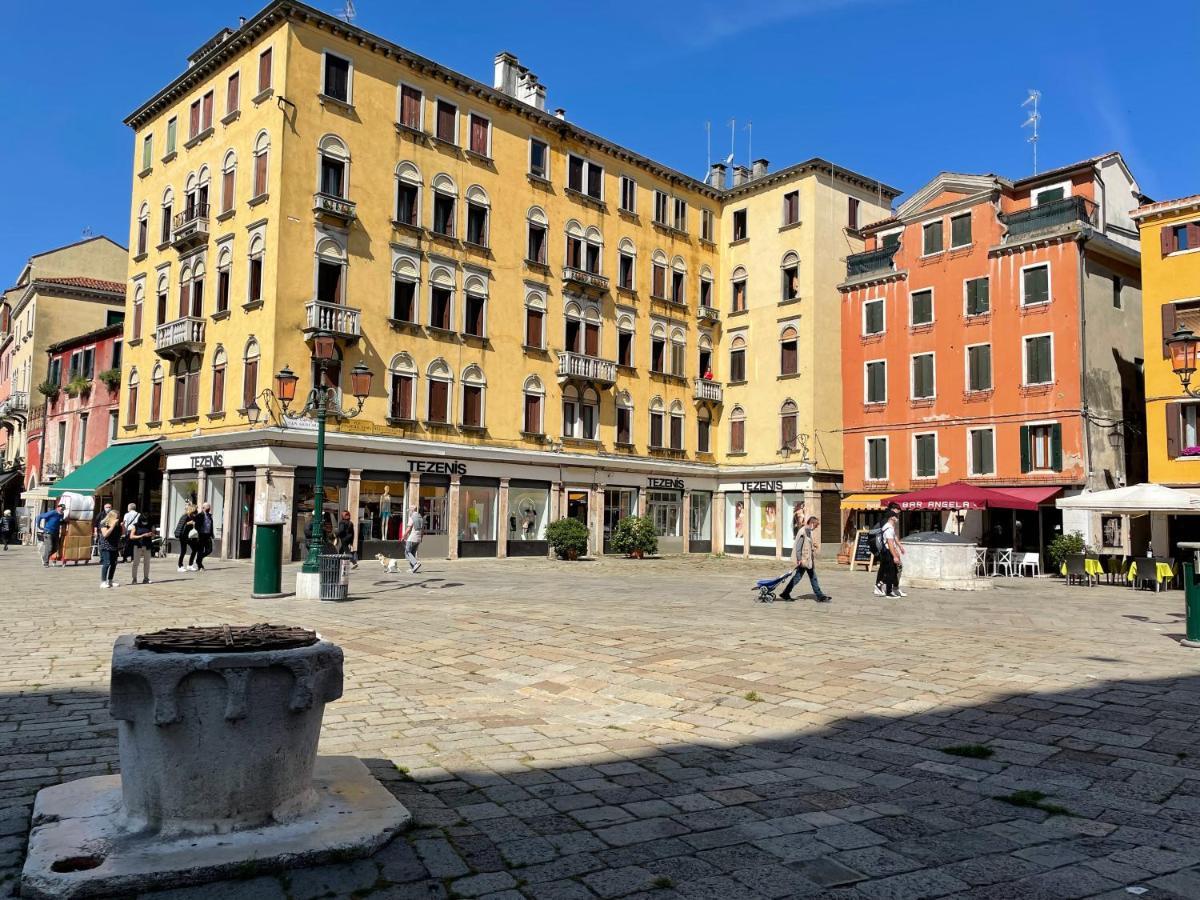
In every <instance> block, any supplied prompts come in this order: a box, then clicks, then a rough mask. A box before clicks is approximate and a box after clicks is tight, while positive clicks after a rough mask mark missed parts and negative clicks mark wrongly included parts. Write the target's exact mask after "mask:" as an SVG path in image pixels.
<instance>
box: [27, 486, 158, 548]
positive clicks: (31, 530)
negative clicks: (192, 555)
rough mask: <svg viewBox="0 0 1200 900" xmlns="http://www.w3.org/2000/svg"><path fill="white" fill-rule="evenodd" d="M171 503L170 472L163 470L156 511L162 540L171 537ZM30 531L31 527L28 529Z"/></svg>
mask: <svg viewBox="0 0 1200 900" xmlns="http://www.w3.org/2000/svg"><path fill="white" fill-rule="evenodd" d="M170 505H171V473H170V472H163V477H162V509H160V510H159V511H158V533H159V535H160V536H161V537H162V539H163V540H164V541H166V540H167V538H169V537H171V523H170V522H168V521H167V514H168V507H170ZM30 530H31V531H32V530H33V529H30Z"/></svg>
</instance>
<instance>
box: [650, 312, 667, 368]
mask: <svg viewBox="0 0 1200 900" xmlns="http://www.w3.org/2000/svg"><path fill="white" fill-rule="evenodd" d="M650 371H651V372H658V373H659V374H666V371H667V326H666V325H664V324H663V323H662V322H655V323H654V324H653V325H651V326H650Z"/></svg>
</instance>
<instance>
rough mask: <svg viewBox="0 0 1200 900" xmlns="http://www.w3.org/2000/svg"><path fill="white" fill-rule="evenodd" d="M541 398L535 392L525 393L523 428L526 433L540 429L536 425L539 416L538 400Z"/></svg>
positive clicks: (535, 432)
mask: <svg viewBox="0 0 1200 900" xmlns="http://www.w3.org/2000/svg"><path fill="white" fill-rule="evenodd" d="M540 400H541V398H540V397H538V396H537V394H526V395H525V423H524V430H525V433H526V434H537V433H538V431H540V430H541V429H540V428H539V427H538V419H540V418H541V416H540V415H539V412H540V406H539V402H540Z"/></svg>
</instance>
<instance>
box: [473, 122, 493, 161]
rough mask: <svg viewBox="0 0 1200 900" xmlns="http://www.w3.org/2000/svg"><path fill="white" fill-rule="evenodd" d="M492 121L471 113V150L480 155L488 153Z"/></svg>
mask: <svg viewBox="0 0 1200 900" xmlns="http://www.w3.org/2000/svg"><path fill="white" fill-rule="evenodd" d="M491 129H492V123H491V122H489V121H488V120H487V119H485V118H484V117H483V116H480V115H476V114H475V113H471V152H472V153H478V154H479V155H480V156H487V155H488V149H489V148H488V144H489V138H490V135H491Z"/></svg>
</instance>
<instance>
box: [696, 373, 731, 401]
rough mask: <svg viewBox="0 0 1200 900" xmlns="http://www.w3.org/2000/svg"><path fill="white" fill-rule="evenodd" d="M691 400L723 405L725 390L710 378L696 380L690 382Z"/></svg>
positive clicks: (719, 383)
mask: <svg viewBox="0 0 1200 900" xmlns="http://www.w3.org/2000/svg"><path fill="white" fill-rule="evenodd" d="M692 398H693V399H694V400H703V401H705V402H708V403H724V402H725V389H724V387H723V386H722V385H721V382H719V381H713V380H712V379H711V378H697V379H696V380H695V381H693V382H692Z"/></svg>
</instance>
